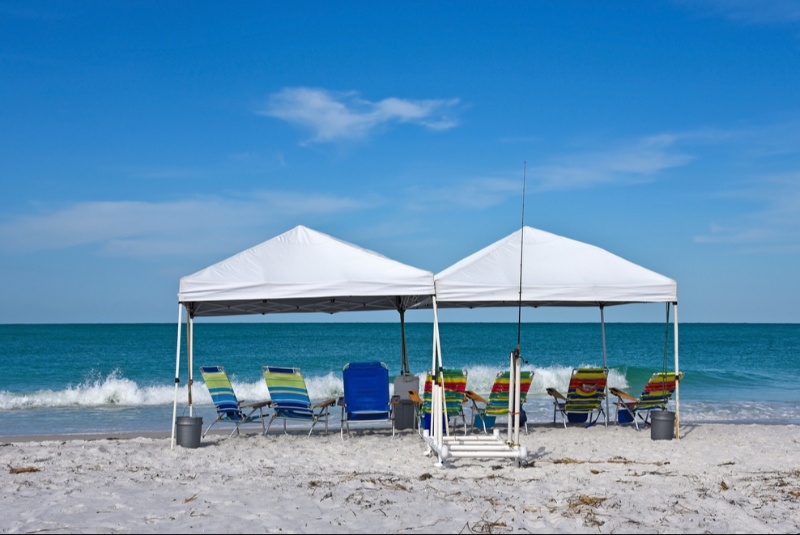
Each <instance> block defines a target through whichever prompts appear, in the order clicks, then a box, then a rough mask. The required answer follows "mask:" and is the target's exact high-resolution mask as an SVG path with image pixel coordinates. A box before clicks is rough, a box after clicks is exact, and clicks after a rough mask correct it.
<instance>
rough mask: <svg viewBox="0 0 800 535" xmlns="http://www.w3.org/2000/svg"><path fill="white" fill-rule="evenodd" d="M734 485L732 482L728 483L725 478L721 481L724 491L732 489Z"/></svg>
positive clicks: (720, 486) (720, 485)
mask: <svg viewBox="0 0 800 535" xmlns="http://www.w3.org/2000/svg"><path fill="white" fill-rule="evenodd" d="M732 487H733V485H731V484H730V483H728V482H727V481H725V480H724V479H723V480H722V481H720V482H719V488H721V489H722V490H723V491H726V490H730V489H731V488H732Z"/></svg>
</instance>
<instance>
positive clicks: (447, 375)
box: [408, 370, 467, 435]
mask: <svg viewBox="0 0 800 535" xmlns="http://www.w3.org/2000/svg"><path fill="white" fill-rule="evenodd" d="M442 375H443V379H444V399H445V404H446V406H447V418H448V419H452V420H453V423H454V424H455V423H456V422H457V421H458V418H461V421H462V422H463V423H464V434H465V435H466V434H467V419H466V417H465V416H464V403H466V402H467V398H466V395H465V394H464V392H465V391H466V388H467V370H442ZM432 389H433V376H432V373H431V372H430V371H429V372H428V374H427V375H426V376H425V387H424V390H423V393H422V397H420V395H419V393H418V392H417V391H416V390H409V391H408V395H409V397H410V398H411V401H413V402H414V406H415V412H416V414H417V417H416V425H417V429H418V430H419V432H420V433H422V428H423V427H424V425H423V422H424V421H425V419H426V418H430V414H431V392H432Z"/></svg>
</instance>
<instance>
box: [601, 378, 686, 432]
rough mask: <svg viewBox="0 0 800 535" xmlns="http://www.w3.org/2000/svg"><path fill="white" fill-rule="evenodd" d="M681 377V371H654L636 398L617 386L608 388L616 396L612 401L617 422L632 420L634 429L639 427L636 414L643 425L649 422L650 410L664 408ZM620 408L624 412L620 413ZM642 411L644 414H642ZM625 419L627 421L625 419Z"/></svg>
mask: <svg viewBox="0 0 800 535" xmlns="http://www.w3.org/2000/svg"><path fill="white" fill-rule="evenodd" d="M682 379H683V372H680V373H678V374H676V373H675V372H656V373H654V374H653V375H652V376H651V377H650V380H649V381H647V384H646V385H644V389H642V395H641V396H640V397H638V398H635V397H633V396H631V395H630V394H627V393H626V392H623V391H622V390H620V389H619V388H609V389H608V391H609V392H611V394H612V395H614V396H616V397H617V401H616V402H615V403H614V405H616V407H617V413H616V420H617V423H628V422H631V421H632V422H633V424H634V425H635V426H636V429H637V430H638V429H639V422H637V421H636V417H637V416H638V417H639V418H640V419H641V420H642V421H643V422H644V425H649V424H650V412H651V411H652V410H654V409H659V410H666V408H667V403H669V401H670V399H672V395H673V394H674V393H675V388H676V385H677V383H679V382H680V381H681V380H682ZM620 410H623V411H624V412H622V413H620ZM642 413H644V416H643V415H642ZM626 420H627V421H626Z"/></svg>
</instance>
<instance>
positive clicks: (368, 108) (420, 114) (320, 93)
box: [257, 87, 459, 143]
mask: <svg viewBox="0 0 800 535" xmlns="http://www.w3.org/2000/svg"><path fill="white" fill-rule="evenodd" d="M458 102H459V101H458V99H449V100H405V99H400V98H395V97H390V98H385V99H383V100H380V101H378V102H371V101H368V100H364V99H362V98H360V97H359V96H358V94H357V93H356V92H354V91H350V92H332V91H326V90H325V89H317V88H308V87H287V88H285V89H283V90H281V91H279V92H277V93H273V94H272V95H270V96H269V99H268V102H267V105H266V106H265V107H264V108H263V109H261V110H258V111H257V113H258V114H260V115H266V116H269V117H275V118H277V119H281V120H284V121H286V122H288V123H290V124H293V125H296V126H300V127H302V128H305V129H308V130H310V131H311V132H312V134H313V137H312V138H311V140H310V141H312V142H317V143H323V142H330V141H337V140H344V139H357V138H363V137H365V136H367V135H368V134H369V133H370V132H372V131H373V130H374V129H375V128H376V127H378V126H380V125H385V124H389V123H411V124H418V125H421V126H424V127H426V128H428V129H430V130H447V129H449V128H453V127H454V126H456V125H457V124H458V123H457V120H456V118H455V108H456V106H457V105H458Z"/></svg>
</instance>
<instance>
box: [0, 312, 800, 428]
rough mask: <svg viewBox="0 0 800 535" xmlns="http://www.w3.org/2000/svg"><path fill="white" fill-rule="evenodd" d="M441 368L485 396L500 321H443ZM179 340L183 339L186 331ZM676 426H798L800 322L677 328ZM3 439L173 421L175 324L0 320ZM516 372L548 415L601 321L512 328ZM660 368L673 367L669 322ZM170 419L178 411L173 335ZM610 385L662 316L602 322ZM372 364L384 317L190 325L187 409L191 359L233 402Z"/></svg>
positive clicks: (642, 353)
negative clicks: (221, 377) (282, 371)
mask: <svg viewBox="0 0 800 535" xmlns="http://www.w3.org/2000/svg"><path fill="white" fill-rule="evenodd" d="M440 330H441V335H442V354H443V358H444V364H445V366H446V367H454V368H455V367H458V368H464V369H466V370H467V372H468V386H467V388H469V389H471V390H475V391H477V392H484V393H485V392H488V391H489V389H490V388H491V384H492V380H493V379H494V376H495V374H496V373H497V371H500V370H502V369H507V367H508V355H509V353H510V351H511V350H512V349H513V348H514V346H515V345H516V342H517V325H516V324H511V323H444V324H442V325H441V326H440ZM406 332H407V339H408V352H409V360H410V365H411V370H412V372H413V373H415V374H417V375H423V374H424V373H425V371H426V370H428V369H429V368H430V366H431V348H432V326H431V325H430V324H424V323H409V324H407V325H406ZM184 335H185V333H184ZM679 337H680V367H681V371H683V372H685V374H686V376H685V379H684V381H683V383H682V384H681V418H682V421H683V422H691V421H705V422H711V421H713V422H763V423H793V424H800V382H798V378H799V377H800V325H797V324H788V325H785V324H781V325H764V324H686V325H681V326H680V331H679ZM0 340H2V343H0V364H2V369H3V373H2V374H1V375H0V378H1V381H0V435H20V434H43V433H84V432H86V433H88V432H115V431H135V430H164V429H170V426H171V421H172V403H173V399H174V392H175V389H174V377H175V355H176V341H177V326H176V325H174V324H172V325H170V324H134V325H107V324H103V325H0ZM521 345H522V354H523V357H524V358H525V360H526V361H527V364H526V365H525V368H526V369H532V370H533V371H534V372H535V375H534V382H533V386H532V388H531V392H530V394H529V397H528V403H527V405H526V410H527V412H528V417H529V419H530V420H531V421H542V422H547V421H552V405H551V403H550V398H549V397H548V396H547V395H546V394H545V391H544V390H545V388H547V387H550V386H553V387H556V388H558V389H562V390H563V389H565V388H566V385H567V382H568V378H569V375H570V372H571V370H572V368H573V367H578V366H583V365H597V366H601V365H602V338H601V330H600V325H599V324H591V323H578V324H557V323H536V324H534V323H527V324H523V325H522V344H521ZM666 345H667V357H666V367H667V369H668V370H671V369H673V365H674V353H673V340H672V334H671V328H670V335H669V339H668V340H666ZM182 347H183V348H184V349H183V353H184V355H183V356H182V364H181V379H182V386H181V389H180V391H179V392H180V393H179V414H182V413H183V412H184V410H185V406H186V390H185V384H186V383H185V382H186V377H187V372H186V360H185V342H184V343H182ZM606 347H607V353H608V365H609V367H610V369H611V373H610V378H609V386H616V387H619V388H622V389H624V390H627V391H628V392H630V393H632V394H634V395H638V394H639V393H640V392H641V388H642V386H643V385H644V383H645V382H646V380H647V378H648V377H649V376H650V374H652V373H653V372H654V371H660V370H661V369H662V367H663V366H664V361H665V358H664V348H665V326H664V325H663V324H649V323H648V324H630V323H616V324H613V323H612V324H608V325H606ZM361 360H382V361H384V362H386V363H387V364H388V365H389V370H390V374H392V375H394V374H398V373H399V372H400V326H399V324H395V323H296V324H287V323H260V324H253V323H242V324H231V323H210V322H196V323H195V381H196V383H195V404H196V405H195V406H196V413H197V414H199V415H201V416H203V417H204V418H205V419H206V421H207V422H210V421H212V420H213V418H214V410H213V405H212V404H211V400H210V397H209V396H208V393H207V391H206V390H205V388H204V385H203V383H202V377H201V375H200V373H199V370H198V369H197V368H199V366H201V365H223V366H225V368H226V370H227V371H228V373H229V375H230V376H231V378H232V380H233V384H234V388H235V390H236V392H237V394H238V395H239V397H240V398H243V399H246V400H250V401H256V400H261V399H266V398H267V395H268V393H267V390H266V386H265V385H264V381H263V379H262V378H261V376H260V368H261V366H262V365H267V364H269V365H284V366H295V367H300V368H302V370H303V373H304V375H305V376H306V379H307V383H308V387H309V391H310V394H311V397H312V398H313V399H323V398H328V397H335V396H338V395H340V394H341V393H342V381H341V369H342V366H344V364H346V363H347V362H351V361H361Z"/></svg>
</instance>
